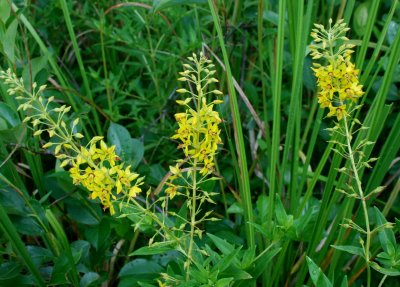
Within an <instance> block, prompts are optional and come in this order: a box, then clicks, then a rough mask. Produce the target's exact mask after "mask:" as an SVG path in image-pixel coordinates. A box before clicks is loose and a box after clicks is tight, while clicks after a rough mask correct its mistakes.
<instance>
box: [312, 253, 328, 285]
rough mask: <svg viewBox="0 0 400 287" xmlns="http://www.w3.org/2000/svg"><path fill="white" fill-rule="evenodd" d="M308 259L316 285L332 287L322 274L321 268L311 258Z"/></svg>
mask: <svg viewBox="0 0 400 287" xmlns="http://www.w3.org/2000/svg"><path fill="white" fill-rule="evenodd" d="M306 259H307V265H308V269H309V273H310V276H311V279H312V281H313V282H314V285H315V286H318V287H332V283H331V282H330V281H329V279H328V277H326V276H325V274H324V273H323V272H322V270H321V268H319V267H318V266H317V265H316V264H315V263H314V261H313V260H312V259H311V258H310V257H308V256H307V257H306Z"/></svg>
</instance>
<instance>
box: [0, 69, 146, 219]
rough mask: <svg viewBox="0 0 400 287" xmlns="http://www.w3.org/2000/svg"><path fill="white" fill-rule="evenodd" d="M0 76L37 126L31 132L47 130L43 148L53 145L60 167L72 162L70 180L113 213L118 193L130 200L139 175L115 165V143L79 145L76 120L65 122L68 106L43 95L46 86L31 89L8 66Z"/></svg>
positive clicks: (99, 141) (100, 141)
mask: <svg viewBox="0 0 400 287" xmlns="http://www.w3.org/2000/svg"><path fill="white" fill-rule="evenodd" d="M0 79H2V80H4V82H5V83H6V84H7V85H8V86H9V89H8V91H7V92H8V93H9V94H10V95H14V94H17V96H16V99H17V100H20V101H21V104H20V105H19V107H18V110H21V109H22V110H24V111H25V110H30V111H31V113H30V115H29V116H27V117H26V118H25V119H24V122H31V124H32V126H33V127H34V128H37V127H40V128H39V129H37V130H36V131H35V132H34V133H33V135H34V136H39V135H41V134H42V133H43V132H47V133H48V136H49V138H50V139H51V141H49V142H47V143H46V144H45V145H43V148H46V149H48V148H54V154H55V156H56V157H57V158H58V159H60V160H62V162H61V164H60V167H66V166H68V165H72V167H71V168H70V169H69V173H70V175H71V177H72V179H73V183H74V184H76V185H78V184H81V185H83V186H84V187H85V188H87V189H88V191H90V192H91V194H90V198H92V199H96V198H99V199H100V201H101V203H102V205H103V206H104V209H109V210H110V213H111V214H114V213H115V210H114V207H113V205H112V201H113V200H115V199H116V198H117V195H119V194H121V193H122V195H123V197H124V198H127V199H128V200H129V199H131V198H134V197H135V196H136V195H137V194H138V193H140V192H141V189H140V185H142V184H143V183H142V180H143V178H138V177H139V175H138V174H136V173H133V172H132V171H131V167H130V166H127V167H124V164H123V163H120V164H117V162H118V161H119V157H118V156H117V155H116V154H115V146H111V147H108V146H107V144H106V143H105V142H104V141H103V137H100V136H96V137H94V138H92V139H91V140H90V142H89V143H88V145H87V146H86V147H83V146H81V145H80V143H79V140H80V139H82V138H83V137H84V136H83V135H82V134H81V133H79V132H77V125H78V123H79V119H78V118H77V119H74V120H73V121H72V122H71V124H67V123H66V122H65V120H66V115H67V113H68V112H69V111H70V109H71V107H69V106H66V105H62V106H61V107H60V106H57V105H56V104H55V103H54V97H50V98H48V99H46V98H43V97H42V93H43V91H44V90H45V89H46V86H40V87H39V88H38V89H37V85H36V83H34V84H33V85H32V92H30V91H28V90H27V89H26V88H25V86H24V83H23V80H22V78H21V79H18V78H17V77H16V75H15V74H14V73H13V72H12V71H11V70H10V69H8V70H7V71H6V72H4V71H0ZM135 180H136V181H135ZM134 181H135V183H134Z"/></svg>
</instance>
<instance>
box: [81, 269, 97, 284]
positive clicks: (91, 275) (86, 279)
mask: <svg viewBox="0 0 400 287" xmlns="http://www.w3.org/2000/svg"><path fill="white" fill-rule="evenodd" d="M99 278H100V275H99V274H98V273H96V272H88V273H85V275H83V276H82V278H81V282H80V284H79V286H80V287H89V286H98V285H99V282H98V279H99ZM94 284H96V285H94Z"/></svg>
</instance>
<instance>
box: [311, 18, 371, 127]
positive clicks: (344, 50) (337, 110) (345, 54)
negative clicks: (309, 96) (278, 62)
mask: <svg viewBox="0 0 400 287" xmlns="http://www.w3.org/2000/svg"><path fill="white" fill-rule="evenodd" d="M315 27H316V28H315V29H313V32H312V33H311V36H312V37H313V38H314V41H315V42H322V43H325V44H324V45H322V46H317V45H311V46H310V49H311V51H312V56H314V59H317V58H325V59H326V60H327V61H328V63H327V64H326V65H320V64H314V66H315V67H314V68H312V70H313V71H314V74H315V76H316V78H317V86H318V87H319V94H318V103H319V104H320V107H321V108H329V113H328V115H327V116H328V117H336V118H337V120H339V121H340V120H342V119H343V118H344V117H346V116H348V109H349V107H350V106H351V104H353V103H355V102H357V100H358V98H360V97H361V96H362V95H363V94H364V92H363V91H362V85H360V83H359V79H358V74H359V71H358V70H357V69H355V66H354V64H353V63H352V62H351V59H350V54H351V53H352V52H353V50H352V48H353V47H354V45H350V44H346V43H345V42H346V41H347V40H348V39H347V38H345V37H344V36H343V35H344V34H345V32H346V31H347V30H348V28H346V24H345V23H343V20H340V21H339V22H338V23H336V24H335V25H334V26H333V27H332V26H331V22H330V24H329V29H325V28H324V27H323V26H322V25H318V24H315ZM337 40H343V41H344V44H342V45H341V46H339V47H338V46H336V47H338V48H337V51H333V50H334V49H336V47H335V43H336V41H337ZM329 45H330V46H329Z"/></svg>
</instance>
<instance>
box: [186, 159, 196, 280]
mask: <svg viewBox="0 0 400 287" xmlns="http://www.w3.org/2000/svg"><path fill="white" fill-rule="evenodd" d="M196 167H197V160H196V159H195V160H194V163H193V168H194V170H193V172H192V181H193V182H192V198H191V200H192V202H191V206H192V207H191V210H190V241H189V248H188V252H187V261H186V264H187V265H186V267H187V272H186V281H189V278H190V276H189V268H190V264H191V262H192V252H193V242H194V229H195V225H196V196H197V195H196V193H197V180H196Z"/></svg>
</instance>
